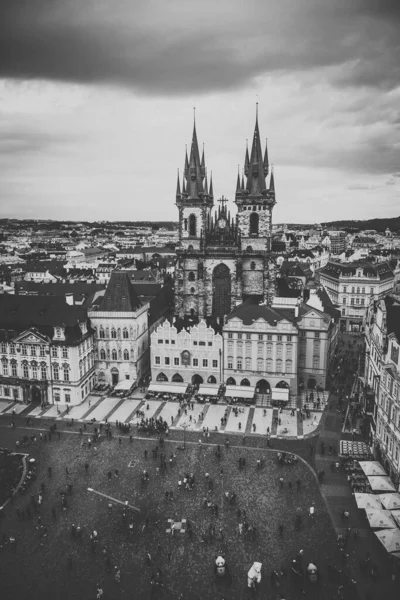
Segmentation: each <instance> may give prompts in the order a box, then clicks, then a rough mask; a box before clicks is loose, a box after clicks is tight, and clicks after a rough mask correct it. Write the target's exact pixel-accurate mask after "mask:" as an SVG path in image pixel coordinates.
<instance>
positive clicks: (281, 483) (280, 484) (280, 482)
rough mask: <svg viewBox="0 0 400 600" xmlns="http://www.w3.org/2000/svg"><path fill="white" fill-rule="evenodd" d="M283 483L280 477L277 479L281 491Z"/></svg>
mask: <svg viewBox="0 0 400 600" xmlns="http://www.w3.org/2000/svg"><path fill="white" fill-rule="evenodd" d="M283 483H284V481H283V477H280V478H279V486H280V488H281V489H282V488H283Z"/></svg>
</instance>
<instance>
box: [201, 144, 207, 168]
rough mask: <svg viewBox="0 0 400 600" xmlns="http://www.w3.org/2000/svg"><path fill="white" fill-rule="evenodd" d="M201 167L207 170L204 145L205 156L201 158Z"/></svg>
mask: <svg viewBox="0 0 400 600" xmlns="http://www.w3.org/2000/svg"><path fill="white" fill-rule="evenodd" d="M201 166H202V167H203V168H205V166H206V161H205V159H204V144H203V154H202V156H201Z"/></svg>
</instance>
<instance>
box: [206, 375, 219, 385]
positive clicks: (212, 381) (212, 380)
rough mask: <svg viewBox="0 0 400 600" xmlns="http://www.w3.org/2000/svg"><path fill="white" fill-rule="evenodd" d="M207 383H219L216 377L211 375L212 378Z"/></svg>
mask: <svg viewBox="0 0 400 600" xmlns="http://www.w3.org/2000/svg"><path fill="white" fill-rule="evenodd" d="M207 383H217V380H216V379H215V377H214V375H210V377H209V378H208V379H207Z"/></svg>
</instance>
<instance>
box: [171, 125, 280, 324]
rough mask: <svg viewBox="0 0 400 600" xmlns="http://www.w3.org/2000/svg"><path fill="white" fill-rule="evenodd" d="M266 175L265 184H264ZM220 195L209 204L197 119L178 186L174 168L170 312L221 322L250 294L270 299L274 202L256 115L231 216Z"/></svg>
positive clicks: (210, 192)
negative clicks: (175, 237) (175, 225)
mask: <svg viewBox="0 0 400 600" xmlns="http://www.w3.org/2000/svg"><path fill="white" fill-rule="evenodd" d="M267 180H268V184H267ZM226 202H227V200H226V199H225V198H224V197H223V196H222V198H221V199H220V200H219V203H220V206H219V208H218V210H216V211H213V208H214V192H213V182H212V179H211V180H210V183H209V184H208V179H207V169H206V165H205V156H204V150H203V154H202V157H201V159H200V153H199V147H198V141H197V132H196V125H194V128H193V137H192V144H191V150H190V156H189V157H188V154H187V152H186V155H185V166H184V171H183V180H182V187H181V183H180V178H179V174H178V183H177V191H176V205H177V207H178V211H179V244H178V247H177V256H178V262H177V266H176V271H175V314H176V316H178V317H181V318H185V317H188V316H191V317H197V318H199V319H216V320H218V319H219V320H220V322H222V320H223V317H224V316H226V315H228V314H229V313H230V312H231V311H232V310H233V309H234V308H235V306H237V305H238V304H240V303H241V302H242V301H243V300H244V299H246V298H247V297H249V296H258V297H259V298H260V299H261V300H264V301H270V300H271V298H272V296H273V292H274V277H275V265H274V262H273V261H272V257H271V233H272V209H273V207H274V205H275V203H276V200H275V184H274V174H273V172H272V171H270V165H269V159H268V152H267V148H266V149H265V152H264V155H263V153H262V149H261V139H260V132H259V126H258V117H257V118H256V124H255V129H254V136H253V144H252V148H251V153H250V154H249V151H248V149H246V153H245V162H244V175H243V176H242V178H240V175H239V173H238V177H237V184H236V194H235V204H236V206H237V214H236V217H234V218H233V217H231V215H230V212H229V211H228V209H227V206H226Z"/></svg>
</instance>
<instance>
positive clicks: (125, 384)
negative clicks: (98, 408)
mask: <svg viewBox="0 0 400 600" xmlns="http://www.w3.org/2000/svg"><path fill="white" fill-rule="evenodd" d="M135 383H136V381H134V380H132V379H123V380H122V381H120V382H119V383H117V385H116V386H115V388H114V392H122V391H124V390H130V389H131V387H133V386H134V385H135Z"/></svg>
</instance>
